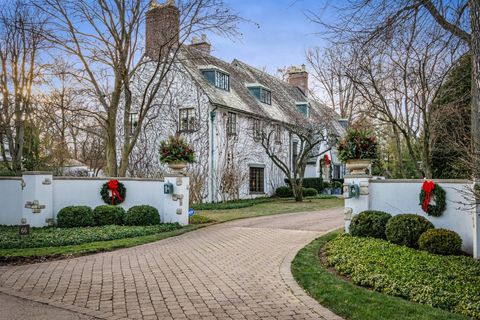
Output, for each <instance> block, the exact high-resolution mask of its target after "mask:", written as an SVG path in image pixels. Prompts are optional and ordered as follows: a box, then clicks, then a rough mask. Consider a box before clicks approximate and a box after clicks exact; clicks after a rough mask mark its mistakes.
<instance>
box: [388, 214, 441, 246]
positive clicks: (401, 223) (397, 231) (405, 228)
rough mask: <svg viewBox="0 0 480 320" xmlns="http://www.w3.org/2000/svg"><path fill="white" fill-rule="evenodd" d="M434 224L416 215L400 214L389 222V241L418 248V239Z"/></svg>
mask: <svg viewBox="0 0 480 320" xmlns="http://www.w3.org/2000/svg"><path fill="white" fill-rule="evenodd" d="M433 228H434V227H433V224H432V223H431V222H430V221H428V220H427V219H425V218H424V217H422V216H418V215H416V214H399V215H397V216H395V217H392V218H391V219H390V220H388V222H387V225H386V227H385V234H386V236H387V240H388V241H390V242H392V243H396V244H399V245H403V246H407V247H411V248H418V239H419V238H420V236H421V235H422V233H424V232H425V231H427V230H428V229H433Z"/></svg>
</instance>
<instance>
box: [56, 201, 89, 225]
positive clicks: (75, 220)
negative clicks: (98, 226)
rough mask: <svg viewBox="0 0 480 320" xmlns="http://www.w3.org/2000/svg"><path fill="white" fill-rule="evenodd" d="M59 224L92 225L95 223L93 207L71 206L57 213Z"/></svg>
mask: <svg viewBox="0 0 480 320" xmlns="http://www.w3.org/2000/svg"><path fill="white" fill-rule="evenodd" d="M57 225H58V226H59V227H60V228H73V227H91V226H94V225H95V220H94V219H93V212H92V208H90V207H87V206H69V207H65V208H63V209H61V210H60V211H59V212H58V214H57Z"/></svg>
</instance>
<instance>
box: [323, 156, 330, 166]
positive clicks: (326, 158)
mask: <svg viewBox="0 0 480 320" xmlns="http://www.w3.org/2000/svg"><path fill="white" fill-rule="evenodd" d="M324 159H325V164H326V165H327V166H329V165H330V158H329V157H328V154H325V157H324Z"/></svg>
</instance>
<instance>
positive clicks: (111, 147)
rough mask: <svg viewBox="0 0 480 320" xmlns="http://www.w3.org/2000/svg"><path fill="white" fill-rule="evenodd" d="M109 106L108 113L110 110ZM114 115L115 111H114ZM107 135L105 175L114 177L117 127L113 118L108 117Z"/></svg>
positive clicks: (115, 173) (115, 172)
mask: <svg viewBox="0 0 480 320" xmlns="http://www.w3.org/2000/svg"><path fill="white" fill-rule="evenodd" d="M111 109H113V108H110V110H109V113H110V112H111ZM115 115H116V113H115ZM106 133H107V136H106V150H105V151H106V158H107V175H108V176H110V177H116V176H117V174H118V172H117V169H118V168H117V150H116V146H117V143H116V140H117V128H116V121H115V118H114V117H113V116H112V117H109V119H108V121H107V132H106Z"/></svg>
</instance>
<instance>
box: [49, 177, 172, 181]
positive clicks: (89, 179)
mask: <svg viewBox="0 0 480 320" xmlns="http://www.w3.org/2000/svg"><path fill="white" fill-rule="evenodd" d="M111 179H115V180H119V181H120V182H122V181H150V182H164V181H165V180H164V179H150V178H131V177H65V176H56V177H55V176H54V177H53V180H85V181H92V180H102V181H108V180H111Z"/></svg>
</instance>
